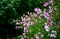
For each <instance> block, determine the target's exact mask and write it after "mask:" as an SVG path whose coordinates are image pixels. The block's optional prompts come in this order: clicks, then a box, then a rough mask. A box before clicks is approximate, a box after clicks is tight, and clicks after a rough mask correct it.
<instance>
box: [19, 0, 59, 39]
mask: <svg viewBox="0 0 60 39" xmlns="http://www.w3.org/2000/svg"><path fill="white" fill-rule="evenodd" d="M43 6H44V7H45V8H44V10H41V9H40V8H35V9H34V11H35V12H33V13H30V12H27V13H28V15H23V16H21V20H22V22H20V24H22V26H23V27H24V33H23V38H24V39H58V38H59V37H58V32H59V30H58V29H59V26H58V25H57V24H56V22H54V17H53V15H54V14H56V9H55V8H54V1H53V0H49V2H46V3H44V4H43ZM46 7H48V9H46Z"/></svg>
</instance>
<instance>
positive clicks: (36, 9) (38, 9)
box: [34, 8, 42, 14]
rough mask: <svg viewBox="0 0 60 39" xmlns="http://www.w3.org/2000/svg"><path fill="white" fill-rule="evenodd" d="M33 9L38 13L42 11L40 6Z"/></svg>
mask: <svg viewBox="0 0 60 39" xmlns="http://www.w3.org/2000/svg"><path fill="white" fill-rule="evenodd" d="M34 11H35V12H37V14H40V13H41V12H42V11H41V9H40V8H35V9H34Z"/></svg>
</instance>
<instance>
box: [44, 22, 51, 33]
mask: <svg viewBox="0 0 60 39" xmlns="http://www.w3.org/2000/svg"><path fill="white" fill-rule="evenodd" d="M44 28H45V30H46V31H47V32H48V31H49V29H50V27H49V25H48V24H47V23H45V26H44Z"/></svg>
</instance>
